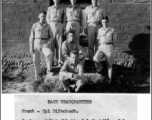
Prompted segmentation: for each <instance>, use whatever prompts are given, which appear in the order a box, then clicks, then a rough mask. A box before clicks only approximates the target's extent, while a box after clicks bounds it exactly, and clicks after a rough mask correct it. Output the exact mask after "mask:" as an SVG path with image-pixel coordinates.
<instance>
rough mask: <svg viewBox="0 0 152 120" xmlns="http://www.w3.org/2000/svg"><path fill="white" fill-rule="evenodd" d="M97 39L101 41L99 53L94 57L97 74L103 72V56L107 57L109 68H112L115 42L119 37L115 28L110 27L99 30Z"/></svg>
mask: <svg viewBox="0 0 152 120" xmlns="http://www.w3.org/2000/svg"><path fill="white" fill-rule="evenodd" d="M97 38H98V40H99V47H98V51H97V52H96V54H95V56H94V61H95V66H96V69H97V72H99V73H100V72H101V70H102V69H103V68H102V64H101V57H102V56H103V55H104V56H105V59H106V62H107V65H108V68H112V64H113V53H114V45H113V41H115V40H116V39H117V35H116V33H115V30H114V29H113V28H110V27H108V28H107V29H104V28H100V29H99V30H98V36H97Z"/></svg>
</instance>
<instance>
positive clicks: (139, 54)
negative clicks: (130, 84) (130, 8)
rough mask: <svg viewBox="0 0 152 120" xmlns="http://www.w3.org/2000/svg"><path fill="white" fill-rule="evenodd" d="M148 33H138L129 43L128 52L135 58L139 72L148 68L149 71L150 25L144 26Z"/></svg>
mask: <svg viewBox="0 0 152 120" xmlns="http://www.w3.org/2000/svg"><path fill="white" fill-rule="evenodd" d="M146 28H147V30H148V31H149V33H140V34H137V35H135V36H134V37H133V39H132V42H131V43H130V44H129V48H130V50H131V51H130V52H128V54H132V55H133V56H134V58H135V60H136V61H135V63H136V66H135V67H137V69H138V70H139V71H141V72H146V71H145V70H146V69H149V73H150V26H147V27H146Z"/></svg>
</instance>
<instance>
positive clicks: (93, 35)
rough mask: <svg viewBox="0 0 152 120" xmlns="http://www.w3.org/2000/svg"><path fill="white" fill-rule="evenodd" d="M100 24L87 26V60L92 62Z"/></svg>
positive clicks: (96, 46)
mask: <svg viewBox="0 0 152 120" xmlns="http://www.w3.org/2000/svg"><path fill="white" fill-rule="evenodd" d="M100 27H101V25H100V24H98V25H97V24H92V23H89V24H88V48H89V50H88V51H89V60H90V61H93V56H94V54H95V52H96V51H97V48H98V41H97V34H98V29H99V28H100Z"/></svg>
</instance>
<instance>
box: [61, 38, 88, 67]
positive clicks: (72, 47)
mask: <svg viewBox="0 0 152 120" xmlns="http://www.w3.org/2000/svg"><path fill="white" fill-rule="evenodd" d="M71 51H78V52H81V55H82V58H79V60H80V61H81V62H82V63H83V65H84V62H85V56H86V55H85V53H84V50H83V48H82V47H81V46H80V44H79V43H78V42H74V43H69V41H68V40H66V41H64V42H63V44H62V55H63V58H64V61H65V60H69V59H70V52H71Z"/></svg>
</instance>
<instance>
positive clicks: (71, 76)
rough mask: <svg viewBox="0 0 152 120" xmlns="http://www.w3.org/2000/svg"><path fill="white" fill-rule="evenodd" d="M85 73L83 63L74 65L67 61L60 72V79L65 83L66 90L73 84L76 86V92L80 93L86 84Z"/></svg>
mask: <svg viewBox="0 0 152 120" xmlns="http://www.w3.org/2000/svg"><path fill="white" fill-rule="evenodd" d="M83 73H84V72H83V63H82V62H80V61H77V63H76V64H73V63H72V62H71V61H70V60H67V61H65V62H64V65H63V66H62V68H61V70H60V72H59V79H60V80H61V82H62V83H63V87H64V90H68V89H69V87H70V85H71V84H75V86H76V88H75V92H79V90H80V88H81V87H82V86H83V85H84V84H85V81H84V76H83Z"/></svg>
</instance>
